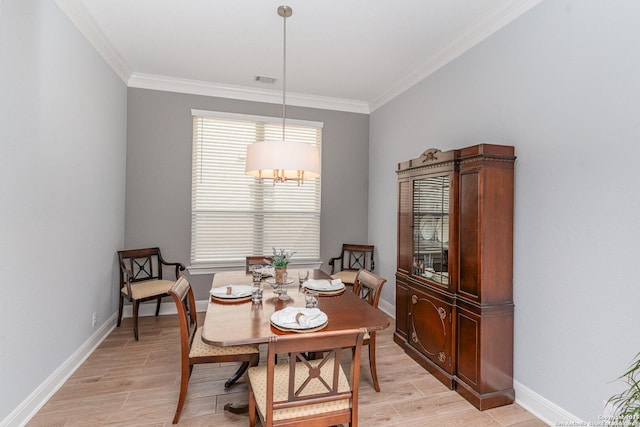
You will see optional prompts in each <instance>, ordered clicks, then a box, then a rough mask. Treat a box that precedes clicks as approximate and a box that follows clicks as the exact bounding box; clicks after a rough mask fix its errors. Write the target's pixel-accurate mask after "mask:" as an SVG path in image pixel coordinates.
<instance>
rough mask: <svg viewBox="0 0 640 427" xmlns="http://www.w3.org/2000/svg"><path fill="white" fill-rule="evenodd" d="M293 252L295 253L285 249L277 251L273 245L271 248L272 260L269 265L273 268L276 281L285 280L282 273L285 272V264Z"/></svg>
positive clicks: (282, 281)
mask: <svg viewBox="0 0 640 427" xmlns="http://www.w3.org/2000/svg"><path fill="white" fill-rule="evenodd" d="M293 254H295V252H287V251H286V250H285V249H280V250H279V251H278V250H276V248H275V247H274V248H273V261H271V266H272V267H273V269H274V270H275V274H276V276H275V281H276V283H284V282H285V278H284V274H285V273H286V272H287V265H288V264H289V261H291V257H292V256H293Z"/></svg>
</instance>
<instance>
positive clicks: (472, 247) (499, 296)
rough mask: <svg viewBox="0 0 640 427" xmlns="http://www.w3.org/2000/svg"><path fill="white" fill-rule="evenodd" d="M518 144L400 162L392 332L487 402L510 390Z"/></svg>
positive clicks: (504, 399) (451, 383)
mask: <svg viewBox="0 0 640 427" xmlns="http://www.w3.org/2000/svg"><path fill="white" fill-rule="evenodd" d="M514 163H515V155H514V147H511V146H502V145H490V144H480V145H475V146H472V147H467V148H463V149H459V150H451V151H446V152H442V151H440V150H437V149H429V150H427V151H425V152H424V153H423V154H422V155H421V156H420V157H418V158H417V159H413V160H409V161H407V162H403V163H400V164H399V165H398V170H397V174H398V269H397V272H396V331H395V334H394V340H395V342H396V343H398V344H399V345H400V346H402V347H403V348H404V350H405V351H406V353H407V354H409V355H410V356H411V357H412V358H413V359H415V360H416V361H417V362H418V363H419V364H420V365H421V366H423V367H424V368H425V369H427V370H428V371H429V372H431V373H432V374H433V375H434V376H435V377H436V378H438V379H439V380H440V381H441V382H443V383H444V384H446V385H447V386H448V387H450V388H451V389H455V390H456V391H457V392H458V393H460V394H461V395H462V396H463V397H465V398H466V399H467V400H469V401H470V402H471V403H472V404H473V405H474V406H476V407H477V408H478V409H480V410H484V409H489V408H493V407H497V406H502V405H506V404H510V403H512V402H513V400H514V390H513V310H514V305H513V195H514V179H513V178H514Z"/></svg>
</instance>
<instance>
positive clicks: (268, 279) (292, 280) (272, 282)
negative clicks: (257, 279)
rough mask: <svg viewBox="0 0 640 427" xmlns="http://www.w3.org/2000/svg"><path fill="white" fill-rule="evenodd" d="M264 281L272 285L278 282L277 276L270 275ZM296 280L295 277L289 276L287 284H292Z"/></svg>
mask: <svg viewBox="0 0 640 427" xmlns="http://www.w3.org/2000/svg"><path fill="white" fill-rule="evenodd" d="M264 281H265V282H267V283H268V284H270V285H275V284H276V279H275V277H269V278H267V279H264ZM295 281H296V279H294V278H293V277H287V285H290V284H292V283H293V282H295Z"/></svg>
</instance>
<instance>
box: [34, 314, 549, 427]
mask: <svg viewBox="0 0 640 427" xmlns="http://www.w3.org/2000/svg"><path fill="white" fill-rule="evenodd" d="M202 315H203V314H202ZM200 324H202V317H200ZM393 330H394V325H393V320H392V325H391V327H389V328H388V329H387V330H385V331H384V332H382V333H379V334H378V343H377V358H378V361H377V362H378V376H379V380H380V387H381V389H382V391H381V392H380V393H376V391H375V390H374V388H373V385H372V382H371V375H370V371H369V362H368V356H367V352H366V351H363V352H362V359H363V360H362V370H361V385H360V399H359V405H360V407H359V409H360V417H359V422H360V425H361V426H364V427H382V426H384V427H394V426H397V427H400V426H402V427H411V426H416V427H424V426H438V427H441V426H465V427H466V426H487V427H501V426H512V427H538V426H545V425H546V424H545V423H543V422H542V421H540V420H539V419H537V418H536V417H534V416H533V415H532V414H530V413H528V412H527V411H525V410H524V409H522V408H521V407H520V406H518V405H516V404H514V405H509V406H504V407H501V408H496V409H491V410H488V411H483V412H480V411H478V410H477V409H475V407H473V406H472V405H471V404H470V403H468V402H467V401H466V400H464V399H463V398H462V397H460V396H459V395H458V394H457V393H456V392H454V391H451V390H449V389H448V388H447V387H445V386H444V385H442V384H441V383H440V382H438V381H437V380H436V379H435V378H434V377H432V376H431V375H430V374H429V373H428V372H426V371H425V370H424V369H422V368H420V367H419V366H418V365H417V364H416V363H415V362H414V361H413V360H412V359H411V358H409V357H408V356H407V355H406V354H405V353H404V352H403V351H402V349H400V347H398V346H397V345H396V344H395V343H394V342H393ZM178 336H179V329H178V321H177V318H176V316H175V315H170V316H159V317H143V318H140V341H138V342H136V341H134V339H133V332H132V319H131V318H128V319H124V320H123V324H122V326H121V327H120V328H116V329H115V330H114V331H113V332H112V333H111V334H110V335H109V336H108V337H107V338H106V339H105V341H104V342H103V343H102V344H101V345H100V346H99V347H98V348H97V349H96V351H95V352H94V353H93V354H92V355H91V356H90V357H89V358H88V359H87V360H86V361H85V363H83V364H82V366H81V367H80V368H79V369H78V370H77V371H76V372H75V373H74V374H73V375H72V376H71V377H70V378H69V379H68V380H67V382H66V383H65V384H64V385H63V386H62V387H61V388H60V390H58V391H57V392H56V393H55V395H54V396H52V398H51V399H50V400H49V402H47V403H46V404H45V405H44V406H43V407H42V408H41V409H40V411H39V412H38V413H37V414H36V415H35V416H34V417H33V418H32V419H31V421H30V422H29V423H28V424H27V426H31V427H35V426H47V427H52V426H60V427H61V426H158V427H161V426H171V425H172V424H171V421H172V419H173V415H174V413H175V409H176V404H177V401H178V388H179V383H180V354H179V352H180V347H179V342H178ZM261 360H264V355H263V356H262V357H261ZM236 368H237V364H231V363H230V364H222V365H198V366H196V367H194V370H193V374H192V376H191V381H190V384H189V391H188V393H187V400H186V402H185V406H184V409H183V411H182V417H181V418H180V423H179V425H181V426H217V427H232V426H247V425H248V424H249V418H248V416H247V415H235V414H231V413H229V412H225V411H224V410H223V408H224V405H225V404H226V403H228V402H246V400H247V385H246V376H245V377H243V378H242V379H241V380H240V381H239V382H238V383H237V384H236V385H235V386H233V387H231V388H230V389H229V390H226V391H225V389H224V382H225V381H226V379H227V378H228V377H229V376H230V375H231V374H232V373H233V372H235V370H236Z"/></svg>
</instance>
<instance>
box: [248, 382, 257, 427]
mask: <svg viewBox="0 0 640 427" xmlns="http://www.w3.org/2000/svg"><path fill="white" fill-rule="evenodd" d="M255 426H256V397H255V396H254V395H253V389H252V388H251V383H249V427H255Z"/></svg>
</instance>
